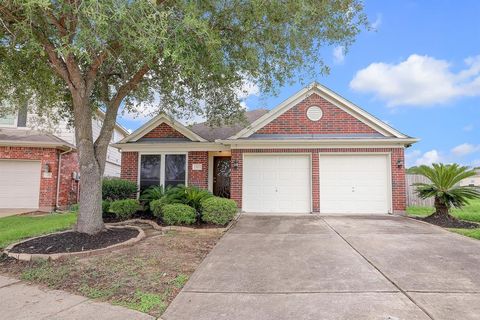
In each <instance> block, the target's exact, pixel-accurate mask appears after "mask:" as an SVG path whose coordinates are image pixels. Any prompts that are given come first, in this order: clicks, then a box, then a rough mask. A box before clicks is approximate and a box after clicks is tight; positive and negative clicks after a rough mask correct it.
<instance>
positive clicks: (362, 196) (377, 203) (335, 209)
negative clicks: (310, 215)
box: [319, 155, 389, 214]
mask: <svg viewBox="0 0 480 320" xmlns="http://www.w3.org/2000/svg"><path fill="white" fill-rule="evenodd" d="M319 159H320V164H319V167H320V169H319V170H320V172H319V179H320V212H321V213H329V214H330V213H334V214H336V213H338V214H341V213H348V214H356V213H358V214H364V213H381V214H384V213H387V212H389V179H388V173H389V170H388V156H387V155H320V158H319Z"/></svg>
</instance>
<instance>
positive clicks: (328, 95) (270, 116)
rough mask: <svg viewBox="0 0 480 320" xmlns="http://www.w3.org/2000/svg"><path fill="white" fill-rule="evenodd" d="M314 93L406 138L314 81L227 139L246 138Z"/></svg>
mask: <svg viewBox="0 0 480 320" xmlns="http://www.w3.org/2000/svg"><path fill="white" fill-rule="evenodd" d="M314 93H316V94H318V95H319V96H321V97H322V98H324V99H325V100H327V101H329V102H330V103H332V104H333V105H335V106H337V107H338V108H340V109H342V110H343V111H345V112H347V113H349V114H350V115H352V116H353V117H355V118H357V119H358V120H359V121H361V122H363V123H364V124H366V125H368V126H369V127H371V128H373V129H375V130H377V131H378V132H380V133H382V134H383V135H385V136H386V137H396V138H408V136H406V135H404V134H402V133H401V132H399V131H397V130H395V129H394V128H392V127H391V126H389V125H388V124H386V123H385V122H383V121H380V120H379V119H377V118H376V117H374V116H373V115H371V114H370V113H368V112H366V111H365V110H363V109H362V108H360V107H358V106H357V105H355V104H353V103H352V102H350V101H348V100H346V99H344V98H342V97H341V96H340V95H338V94H337V93H335V92H333V91H332V90H330V89H328V88H327V87H325V86H323V85H321V84H319V83H316V82H314V83H312V84H310V85H309V86H308V87H306V88H303V89H302V90H300V91H298V92H297V93H296V94H294V95H293V96H291V97H290V98H288V99H287V100H285V101H283V102H282V103H280V104H279V105H278V106H276V107H275V108H274V109H272V110H270V111H269V112H268V113H266V114H265V115H263V116H262V117H260V118H258V119H257V120H256V121H254V122H253V123H252V124H251V125H249V126H248V127H246V128H244V129H242V130H241V131H239V132H238V133H237V134H235V135H233V136H231V137H230V138H228V139H229V140H236V139H239V138H248V137H249V136H251V135H252V134H253V133H255V132H256V131H258V130H259V129H261V128H263V127H264V126H266V125H267V124H268V123H270V122H272V121H273V120H275V119H276V118H278V117H279V116H280V115H282V114H283V113H285V112H286V111H288V110H290V109H291V108H293V107H294V106H295V105H297V104H298V103H299V102H301V101H302V100H304V99H306V98H308V97H309V96H310V95H312V94H314Z"/></svg>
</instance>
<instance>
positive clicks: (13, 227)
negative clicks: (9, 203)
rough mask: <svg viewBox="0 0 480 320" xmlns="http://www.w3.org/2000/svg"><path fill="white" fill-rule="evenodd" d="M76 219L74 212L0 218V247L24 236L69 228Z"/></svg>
mask: <svg viewBox="0 0 480 320" xmlns="http://www.w3.org/2000/svg"><path fill="white" fill-rule="evenodd" d="M76 220H77V216H76V214H75V213H62V214H59V213H52V214H49V215H45V216H37V217H36V216H10V217H4V218H0V248H5V247H6V246H7V245H8V244H10V243H13V242H16V241H19V240H21V239H24V238H29V237H34V236H38V235H42V234H46V233H50V232H54V231H60V230H65V229H69V228H70V227H71V226H72V225H73V224H74V223H75V222H76Z"/></svg>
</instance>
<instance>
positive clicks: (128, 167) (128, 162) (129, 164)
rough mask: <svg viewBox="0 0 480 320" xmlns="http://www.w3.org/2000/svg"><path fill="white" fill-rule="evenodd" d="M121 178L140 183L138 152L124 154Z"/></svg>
mask: <svg viewBox="0 0 480 320" xmlns="http://www.w3.org/2000/svg"><path fill="white" fill-rule="evenodd" d="M120 178H122V179H125V180H130V181H133V182H135V183H137V182H138V180H137V179H138V152H122V168H121V172H120Z"/></svg>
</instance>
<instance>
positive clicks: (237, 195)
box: [231, 148, 406, 213]
mask: <svg viewBox="0 0 480 320" xmlns="http://www.w3.org/2000/svg"><path fill="white" fill-rule="evenodd" d="M287 152H288V153H297V152H298V153H312V171H313V176H312V201H313V211H314V212H318V211H319V209H320V199H319V179H320V178H321V177H319V174H318V173H319V170H318V169H319V167H318V165H319V155H318V153H320V152H390V153H391V161H392V162H391V170H392V206H393V211H394V212H398V213H401V212H403V211H405V208H406V195H405V168H404V167H403V166H402V167H401V168H398V167H397V161H398V160H399V159H400V160H401V161H402V163H404V150H403V148H335V149H328V148H315V149H234V150H232V161H235V160H236V161H237V162H238V169H232V173H231V198H232V199H233V200H235V201H236V202H237V205H238V207H240V208H241V207H242V174H243V156H242V155H243V153H287Z"/></svg>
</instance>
